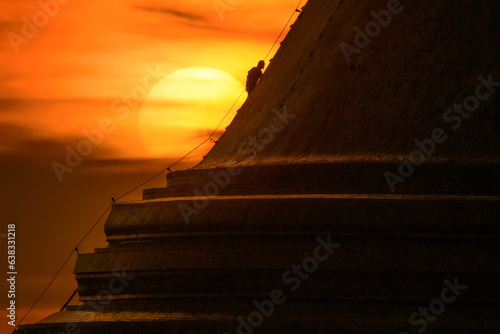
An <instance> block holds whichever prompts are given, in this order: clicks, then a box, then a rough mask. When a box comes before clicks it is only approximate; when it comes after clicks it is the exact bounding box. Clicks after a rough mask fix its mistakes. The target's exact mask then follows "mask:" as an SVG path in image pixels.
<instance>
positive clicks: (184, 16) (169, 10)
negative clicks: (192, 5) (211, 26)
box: [134, 5, 207, 22]
mask: <svg viewBox="0 0 500 334" xmlns="http://www.w3.org/2000/svg"><path fill="white" fill-rule="evenodd" d="M134 8H136V9H139V10H143V11H148V12H153V13H159V14H165V15H170V16H175V17H178V18H182V19H187V20H190V21H198V22H199V21H206V20H207V18H206V17H204V16H202V15H199V14H195V13H191V12H187V11H181V10H177V9H172V8H167V7H157V6H140V5H135V6H134Z"/></svg>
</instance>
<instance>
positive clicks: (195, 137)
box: [188, 129, 225, 142]
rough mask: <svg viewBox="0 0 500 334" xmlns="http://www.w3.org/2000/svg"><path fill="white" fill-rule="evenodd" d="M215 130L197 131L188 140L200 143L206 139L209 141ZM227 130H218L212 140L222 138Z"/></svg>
mask: <svg viewBox="0 0 500 334" xmlns="http://www.w3.org/2000/svg"><path fill="white" fill-rule="evenodd" d="M213 131H214V130H210V129H207V130H198V131H196V133H195V134H194V135H193V136H191V137H189V138H188V140H200V142H201V141H202V140H204V139H207V138H208V136H210V135H211V134H212V132H213ZM224 131H225V130H217V131H215V133H214V134H213V135H212V138H214V139H216V140H217V139H218V138H220V136H222V134H223V133H224Z"/></svg>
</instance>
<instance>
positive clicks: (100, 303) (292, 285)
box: [18, 163, 500, 334]
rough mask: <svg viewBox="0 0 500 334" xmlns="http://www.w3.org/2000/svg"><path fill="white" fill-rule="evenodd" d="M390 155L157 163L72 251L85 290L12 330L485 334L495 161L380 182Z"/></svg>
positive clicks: (493, 264)
mask: <svg viewBox="0 0 500 334" xmlns="http://www.w3.org/2000/svg"><path fill="white" fill-rule="evenodd" d="M394 168H396V170H397V168H398V165H397V164H390V163H339V164H319V165H302V166H299V165H296V166H290V165H283V166H262V168H259V167H258V166H252V167H243V168H241V169H238V170H236V169H234V170H232V172H233V174H234V175H230V174H229V173H228V172H227V171H228V170H227V169H224V168H219V169H213V170H188V171H183V172H174V173H171V174H169V176H168V186H167V188H163V189H149V190H146V191H145V192H144V193H145V197H146V198H149V199H146V200H142V201H136V202H125V203H118V204H116V205H114V206H113V208H112V211H111V213H110V216H109V217H108V219H107V221H106V226H105V230H106V235H107V240H108V242H109V246H108V247H106V248H100V249H96V250H95V252H94V253H92V254H82V255H80V256H79V257H78V262H77V265H76V268H75V274H76V279H77V281H78V285H79V290H78V291H79V296H80V301H81V302H82V303H83V305H82V306H71V307H68V309H67V310H65V311H63V312H59V313H56V314H53V315H51V316H49V317H48V318H46V319H44V320H42V321H41V322H39V323H38V324H34V325H23V326H21V328H20V330H18V333H26V334H27V333H50V332H52V333H55V332H57V331H63V330H64V327H65V326H70V328H74V330H75V331H74V333H225V332H227V333H251V332H254V333H333V332H335V333H367V332H370V333H387V332H394V333H399V332H401V331H408V332H410V333H412V332H415V330H418V329H421V328H424V327H423V326H424V324H425V326H428V329H427V332H428V333H479V332H480V333H497V332H498V331H499V330H500V322H499V319H500V318H499V317H498V315H499V314H498V310H499V309H500V308H499V307H498V306H499V305H500V290H499V289H498V288H497V284H498V277H499V272H500V264H499V262H498V258H496V257H495V256H494V254H500V243H499V232H500V226H499V225H498V212H499V209H500V196H499V191H498V189H499V188H498V182H499V170H500V165H498V164H446V163H441V164H432V163H427V164H423V165H422V166H420V167H419V170H418V171H416V172H415V174H414V175H413V176H412V177H410V178H408V180H407V181H406V182H405V183H404V184H402V185H403V186H404V188H402V189H398V191H397V192H395V193H392V191H391V190H390V189H389V187H388V184H387V181H386V179H385V178H384V176H383V175H384V174H383V173H384V171H385V170H394ZM237 172H238V173H237ZM224 175H230V177H229V178H223V176H224ZM457 180H461V181H460V182H458V181H457ZM217 181H218V182H219V183H217ZM207 184H219V190H218V195H217V196H207V197H200V196H194V193H196V189H198V190H200V191H201V192H203V191H204V189H205V186H206V185H207ZM223 186H224V187H223ZM206 189H215V188H214V186H213V185H212V186H209V187H207V188H206ZM165 195H168V197H162V196H165ZM194 201H198V202H194ZM189 207H191V208H192V209H193V210H197V213H196V212H195V211H192V212H191V211H189V210H188V211H183V210H186V208H189ZM181 208H184V209H181ZM186 212H191V214H190V215H186ZM186 217H187V218H189V219H188V220H189V221H186ZM422 308H425V309H428V310H429V311H428V312H430V313H428V314H427V316H428V317H429V319H432V321H431V320H429V319H426V318H425V314H424V315H422V314H420V313H419V312H420V311H419V310H421V309H422ZM415 312H416V313H415ZM432 312H435V313H432ZM412 315H413V316H412ZM71 326H74V327H71ZM78 330H81V332H79V331H78ZM70 332H71V331H70ZM71 333H73V332H71Z"/></svg>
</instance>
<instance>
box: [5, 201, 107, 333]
mask: <svg viewBox="0 0 500 334" xmlns="http://www.w3.org/2000/svg"><path fill="white" fill-rule="evenodd" d="M109 208H111V204H110V205H109V206H108V207H107V208H106V210H105V211H104V212H103V213H102V215H101V216H100V217H99V219H97V221H96V222H95V224H94V225H93V226H92V227H91V228H90V230H89V231H88V232H87V234H85V235H84V236H83V238H82V239H80V242H79V243H78V244H77V245H76V246H75V248H74V249H73V250H72V251H71V253H70V254H69V256H68V258H67V259H66V261H64V263H63V264H62V266H61V267H60V268H59V270H58V271H57V273H56V274H55V275H54V277H53V278H52V280H51V281H50V282H49V284H48V285H47V287H46V288H45V289H44V290H43V291H42V293H41V294H40V296H39V297H38V298H37V300H36V301H35V302H34V303H33V305H32V306H31V307H30V309H29V310H28V311H27V312H26V313H25V314H24V316H23V317H22V318H21V320H20V321H19V322H18V323H17V325H16V327H14V331H15V330H16V329H17V328H18V327H19V326H20V325H21V323H22V322H23V320H24V319H25V318H26V317H27V316H28V314H29V313H30V312H31V311H32V310H33V308H35V306H36V305H37V304H38V302H39V301H40V299H42V297H43V295H45V293H46V292H47V290H48V289H49V288H50V286H51V285H52V283H54V281H55V280H56V278H57V276H59V274H60V273H61V271H62V270H63V269H64V267H66V264H68V262H69V260H70V259H71V257H72V256H73V253H74V252H77V253H78V246H80V244H81V243H82V242H83V241H84V240H85V239H86V238H87V236H88V235H89V234H90V232H92V230H93V229H94V228H95V227H96V226H97V224H98V223H99V222H100V221H101V219H102V218H103V217H104V215H105V214H106V213H107V212H108V210H109ZM71 298H73V296H72V297H71Z"/></svg>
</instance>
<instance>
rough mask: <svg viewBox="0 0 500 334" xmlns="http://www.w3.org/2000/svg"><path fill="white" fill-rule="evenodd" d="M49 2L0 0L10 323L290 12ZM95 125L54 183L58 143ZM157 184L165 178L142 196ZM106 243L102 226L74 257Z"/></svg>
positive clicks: (205, 120) (193, 129) (66, 291)
mask: <svg viewBox="0 0 500 334" xmlns="http://www.w3.org/2000/svg"><path fill="white" fill-rule="evenodd" d="M59 1H60V2H61V3H64V4H61V3H59V2H55V0H46V1H44V0H41V1H35V0H16V1H11V0H0V36H1V39H0V67H1V71H0V76H1V80H0V136H1V140H0V166H2V167H1V168H2V170H1V173H0V175H1V181H2V184H1V187H2V191H1V198H0V199H1V204H0V205H1V207H0V209H1V211H2V226H3V227H1V228H2V229H4V230H6V226H7V224H8V223H11V222H16V223H17V224H18V257H19V272H22V274H20V275H19V277H18V287H19V294H18V297H17V302H18V307H19V308H18V316H19V317H20V316H21V315H22V314H24V312H25V311H26V309H27V308H28V307H29V306H30V305H31V304H32V302H33V301H34V300H35V299H36V297H37V296H38V294H39V293H40V292H41V290H43V288H44V286H45V284H46V283H47V282H48V280H50V278H51V277H52V274H53V273H54V272H55V271H57V269H58V268H59V266H60V264H61V263H62V262H63V261H64V259H65V258H66V256H67V255H68V253H69V252H70V251H71V249H72V247H74V245H75V244H76V243H77V242H78V241H79V240H80V238H81V237H82V236H83V235H84V234H85V233H86V231H87V230H88V228H89V227H90V226H91V225H92V224H93V222H94V221H95V219H96V218H97V217H98V216H99V215H100V213H101V212H102V210H103V208H105V207H106V206H107V205H108V203H109V199H110V198H111V197H112V196H115V197H116V196H117V194H121V193H123V192H125V191H127V190H128V189H130V188H132V187H133V186H135V185H137V183H140V182H141V181H143V180H144V179H147V178H148V177H150V176H151V175H154V174H155V172H157V171H158V170H161V169H162V168H164V167H165V166H166V165H168V163H170V162H172V161H175V160H176V159H177V158H178V157H179V155H181V152H182V151H185V150H186V149H187V148H188V147H193V146H195V145H196V144H197V143H199V142H200V140H201V139H203V138H205V137H206V136H207V135H208V134H209V133H210V131H211V129H213V125H214V124H217V123H218V121H219V120H220V118H221V116H222V115H224V114H225V112H226V111H227V109H228V108H229V107H230V106H231V104H232V102H234V99H236V97H237V96H238V95H239V93H240V92H241V89H242V88H243V85H244V82H245V78H246V74H247V71H248V70H249V69H250V68H251V67H253V66H255V65H256V63H257V61H258V60H260V59H262V58H263V57H264V56H265V55H266V54H267V52H268V51H269V48H270V47H271V45H272V43H273V42H274V40H275V39H276V37H277V36H278V34H279V33H280V31H281V29H282V28H283V26H284V24H285V23H286V21H287V20H288V18H289V16H290V15H291V13H292V12H293V10H294V9H295V6H296V5H297V2H298V1H296V0H293V1H292V0H276V1H272V2H271V1H264V0H253V1H246V0H242V1H241V2H240V4H239V5H235V6H230V5H227V4H228V3H229V2H227V1H224V0H220V1H219V0H216V1H213V0H183V1H156V0H154V1H149V0H144V1H142V0H106V1H95V0H87V1H77V0H59ZM55 3H57V4H58V5H57V7H56V6H55V5H54V4H55ZM230 3H233V4H234V3H237V1H232V2H230ZM41 4H46V6H45V11H46V12H49V14H50V15H46V14H43V12H42V10H44V9H43V8H42V5H41ZM222 4H226V5H225V7H224V6H223V5H222ZM216 7H218V9H216ZM221 11H224V12H223V13H222V12H221ZM26 20H27V21H29V22H31V23H33V20H35V21H36V23H37V24H38V26H39V27H37V26H31V27H30V24H31V23H30V24H27V23H26ZM33 27H34V28H33ZM274 51H276V49H275V50H274ZM193 68H195V70H193ZM196 68H197V69H198V70H196ZM200 68H202V69H201V70H200ZM204 75H205V77H203V78H200V76H204ZM148 76H149V77H148ZM165 77H166V79H164V78H165ZM157 83H160V84H159V85H156V84H157ZM204 84H205V86H204ZM207 85H208V86H207ZM141 87H145V88H146V90H143V89H142V88H141ZM144 92H145V93H146V94H148V93H150V92H151V93H150V95H149V96H144V98H140V96H141V95H140V94H141V93H144ZM133 96H135V99H136V100H135V101H134V99H133ZM213 96H218V98H217V99H214V98H213ZM245 97H246V94H244V95H243V99H244V98H245ZM137 101H138V102H137ZM186 101H192V105H193V108H195V109H192V108H190V107H189V104H188V103H187V102H186ZM241 102H243V100H242V101H241ZM241 102H240V103H241ZM200 105H203V106H204V107H205V108H206V109H203V110H205V111H200V110H201V109H200ZM235 111H236V110H234V111H233V113H232V114H231V115H230V117H229V119H228V120H227V121H226V122H225V123H224V124H223V125H222V127H221V130H224V127H225V126H227V124H228V122H229V121H230V119H231V118H232V117H233V116H234V112H235ZM158 117H159V120H158V121H157V122H156V121H155V120H157V119H158ZM103 124H104V125H103ZM106 126H107V128H106ZM162 127H164V130H165V131H161V128H162ZM102 128H106V129H107V130H110V129H111V128H112V130H110V131H108V132H103V131H102V137H100V136H97V135H96V136H94V137H92V138H93V139H94V140H95V141H96V143H98V144H95V145H93V147H92V152H91V153H89V154H88V156H85V157H84V159H83V160H82V161H81V162H80V163H79V164H76V166H75V167H74V168H73V167H72V168H71V169H72V171H71V172H65V173H64V174H63V182H59V181H60V179H58V177H57V176H56V175H55V173H54V170H53V166H52V164H53V162H54V161H57V162H60V163H61V164H65V159H66V157H67V152H68V150H67V147H68V146H69V147H71V148H73V149H77V147H78V145H79V144H80V143H81V142H82V140H88V139H89V137H88V135H86V133H87V134H89V133H90V134H92V133H93V134H94V135H95V134H96V132H95V131H96V129H102ZM220 134H221V132H220V131H219V132H218V133H217V135H220ZM211 145H212V144H210V143H208V144H207V145H205V146H204V147H203V149H202V150H200V151H199V152H197V153H196V154H195V155H193V156H192V157H190V158H189V159H187V160H185V161H184V162H183V163H182V164H180V165H178V166H177V168H176V169H184V168H188V167H192V166H193V165H194V164H195V163H196V162H197V161H199V159H200V157H201V156H202V155H203V154H204V153H206V151H207V150H208V149H210V148H211ZM164 185H165V181H164V176H163V177H160V178H159V179H157V180H155V181H154V182H153V183H151V184H148V186H147V187H146V188H150V187H160V186H164ZM141 190H142V189H139V191H137V192H135V193H133V194H131V195H130V196H129V198H134V199H138V198H140V196H141V193H140V191H141ZM2 233H5V231H3V230H2V231H0V235H1V234H2ZM103 245H105V243H104V233H103V229H102V224H101V225H100V227H98V228H97V229H96V232H95V233H93V234H92V236H91V238H90V240H89V241H88V243H87V244H86V245H85V246H82V249H81V251H82V252H84V251H87V252H90V251H92V250H93V247H96V246H103ZM0 246H1V247H2V249H3V247H4V246H5V242H2V243H1V244H0ZM1 253H2V255H1V256H2V258H0V260H1V261H3V260H4V259H3V256H5V252H3V251H2V252H1ZM73 265H74V259H73V262H71V263H70V265H69V269H67V270H66V271H65V274H64V275H63V277H62V278H61V280H60V281H58V284H57V285H56V287H55V288H53V289H52V290H51V292H50V293H49V294H48V296H47V297H46V298H44V299H43V300H42V302H41V304H40V306H39V307H37V309H36V310H35V311H34V313H33V315H32V316H31V317H29V318H28V319H27V320H26V321H25V322H30V321H31V322H32V321H36V320H38V319H39V318H40V317H42V316H45V315H47V313H50V312H53V311H55V310H56V309H57V308H59V307H60V306H61V305H62V304H64V302H65V299H66V298H67V297H69V295H70V294H71V292H72V290H73V289H74V287H75V286H76V282H75V280H74V276H73V275H72V274H71V270H72V267H73ZM1 288H2V289H5V287H4V286H3V285H2V287H1ZM2 291H4V290H2ZM2 295H3V292H2ZM0 302H1V303H5V299H1V300H0ZM2 307H3V304H2ZM18 319H19V318H18ZM4 325H5V322H2V324H1V325H0V326H2V327H1V328H2V332H3V331H4V329H5V327H3V326H4ZM6 330H8V328H7V329H6Z"/></svg>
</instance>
